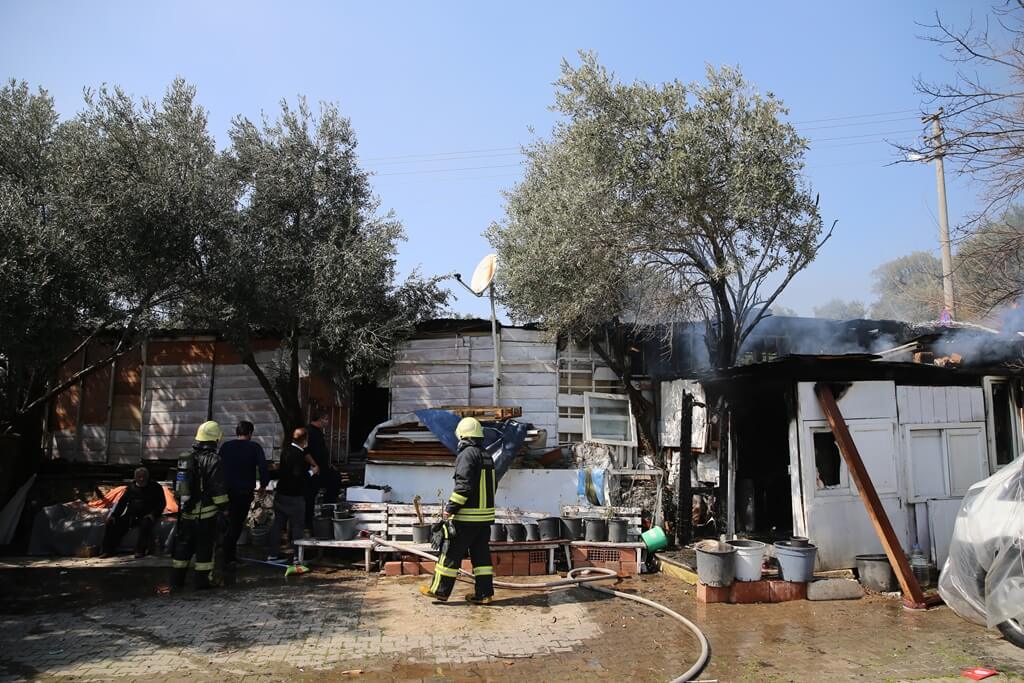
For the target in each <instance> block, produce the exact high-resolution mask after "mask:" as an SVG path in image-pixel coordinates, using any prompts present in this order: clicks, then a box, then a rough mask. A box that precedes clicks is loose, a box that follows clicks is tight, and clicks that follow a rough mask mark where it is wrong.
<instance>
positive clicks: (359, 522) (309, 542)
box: [295, 503, 429, 571]
mask: <svg viewBox="0 0 1024 683" xmlns="http://www.w3.org/2000/svg"><path fill="white" fill-rule="evenodd" d="M352 516H353V517H355V519H356V533H359V532H361V531H366V532H368V533H370V534H373V535H376V536H385V535H386V534H387V530H388V504H387V503H352ZM295 545H296V546H297V547H298V557H297V559H298V561H299V563H300V564H301V563H302V562H303V561H304V560H305V557H306V552H305V551H306V548H349V549H352V548H355V549H361V550H362V551H363V562H364V564H363V567H364V568H365V569H366V571H370V568H371V566H372V564H373V549H374V548H373V546H374V543H373V541H371V540H370V539H368V538H353V539H352V540H349V541H336V540H333V539H332V540H321V539H316V538H303V539H300V540H298V541H296V542H295ZM428 547H429V546H428Z"/></svg>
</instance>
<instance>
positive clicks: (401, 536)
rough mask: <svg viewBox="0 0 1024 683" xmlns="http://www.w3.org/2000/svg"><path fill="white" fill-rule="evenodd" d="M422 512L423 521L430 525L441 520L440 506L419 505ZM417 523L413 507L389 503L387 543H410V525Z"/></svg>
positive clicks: (417, 519) (414, 507)
mask: <svg viewBox="0 0 1024 683" xmlns="http://www.w3.org/2000/svg"><path fill="white" fill-rule="evenodd" d="M420 510H421V511H422V512H423V521H424V522H426V523H428V524H430V523H432V522H436V521H437V520H439V519H441V506H440V505H420ZM417 522H419V518H418V517H417V516H416V506H415V505H402V504H396V503H391V504H390V505H388V530H387V539H388V540H389V541H411V540H412V525H413V524H416V523H417Z"/></svg>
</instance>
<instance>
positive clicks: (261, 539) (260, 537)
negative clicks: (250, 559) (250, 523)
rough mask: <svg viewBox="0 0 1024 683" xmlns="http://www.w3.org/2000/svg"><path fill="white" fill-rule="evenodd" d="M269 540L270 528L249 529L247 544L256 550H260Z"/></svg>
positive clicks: (255, 527) (257, 527)
mask: <svg viewBox="0 0 1024 683" xmlns="http://www.w3.org/2000/svg"><path fill="white" fill-rule="evenodd" d="M268 538H270V526H254V527H252V528H251V529H249V542H250V543H251V544H252V545H253V546H254V547H256V548H262V547H263V546H265V545H266V544H267V539H268Z"/></svg>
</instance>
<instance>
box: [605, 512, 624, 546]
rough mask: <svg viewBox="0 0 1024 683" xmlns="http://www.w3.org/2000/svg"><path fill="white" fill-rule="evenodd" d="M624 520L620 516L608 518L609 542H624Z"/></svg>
mask: <svg viewBox="0 0 1024 683" xmlns="http://www.w3.org/2000/svg"><path fill="white" fill-rule="evenodd" d="M626 528H627V526H626V520H624V519H622V518H620V517H613V518H612V519H609V520H608V542H609V543H625V542H626Z"/></svg>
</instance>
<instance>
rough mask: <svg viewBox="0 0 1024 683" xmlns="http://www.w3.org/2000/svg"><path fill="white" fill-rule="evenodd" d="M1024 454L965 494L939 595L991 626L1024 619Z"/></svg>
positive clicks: (959, 610) (959, 611)
mask: <svg viewBox="0 0 1024 683" xmlns="http://www.w3.org/2000/svg"><path fill="white" fill-rule="evenodd" d="M1022 468H1024V457H1022V458H1018V459H1017V460H1015V461H1014V462H1012V463H1010V464H1009V465H1007V466H1005V467H1004V468H1003V469H1001V470H999V471H998V472H996V473H995V474H993V475H992V476H991V477H989V478H988V479H985V480H984V481H980V482H978V483H977V484H975V485H974V486H972V487H971V489H970V490H969V491H968V492H967V495H966V496H964V500H963V504H962V505H961V506H960V512H959V513H957V518H956V524H955V526H954V528H953V539H952V541H951V542H950V546H949V556H948V557H947V558H946V564H945V566H944V567H943V568H942V574H941V576H940V577H939V594H940V595H941V596H942V599H943V600H945V601H946V604H947V605H949V606H950V607H951V608H952V609H953V610H954V611H955V612H956V613H957V614H959V615H960V616H962V617H963V618H965V619H968V620H970V621H973V622H975V623H978V624H983V625H986V626H996V625H998V624H1000V623H1002V622H1004V621H1007V620H1008V619H1016V620H1018V621H1019V622H1024V469H1022Z"/></svg>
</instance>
